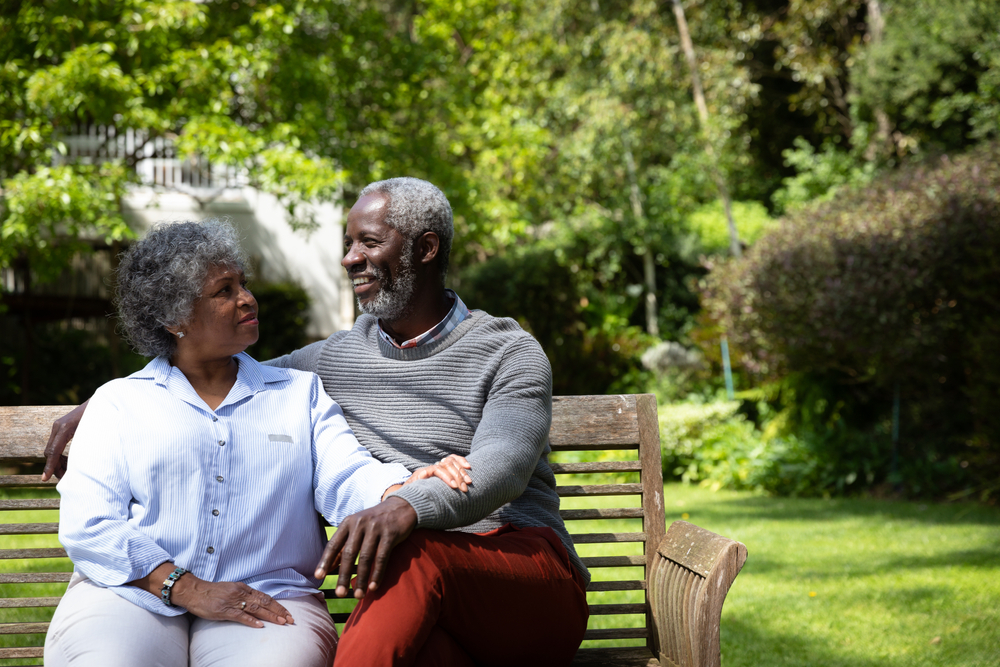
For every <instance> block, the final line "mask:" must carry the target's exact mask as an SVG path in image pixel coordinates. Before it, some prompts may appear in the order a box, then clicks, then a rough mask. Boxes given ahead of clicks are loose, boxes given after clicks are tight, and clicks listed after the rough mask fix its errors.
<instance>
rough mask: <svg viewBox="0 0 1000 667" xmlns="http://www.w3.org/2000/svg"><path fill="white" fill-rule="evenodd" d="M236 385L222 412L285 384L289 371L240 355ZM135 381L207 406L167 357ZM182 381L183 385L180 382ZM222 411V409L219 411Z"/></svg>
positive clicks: (160, 359) (162, 358)
mask: <svg viewBox="0 0 1000 667" xmlns="http://www.w3.org/2000/svg"><path fill="white" fill-rule="evenodd" d="M236 363H237V365H238V366H237V370H236V383H235V384H234V385H233V388H232V389H230V390H229V396H227V397H226V400H225V401H223V402H222V403H221V404H220V405H219V408H221V407H222V406H224V405H227V404H231V403H236V402H237V401H240V400H243V399H244V398H246V397H247V396H252V395H254V394H256V393H257V392H259V391H263V390H264V386H265V385H267V384H270V383H272V382H283V381H285V380H287V379H288V371H287V369H284V368H276V367H273V366H264V365H262V364H259V363H257V362H256V361H254V359H253V358H252V357H251V356H250V355H249V354H247V353H246V352H240V353H239V354H237V355H236ZM175 370H176V371H177V374H178V375H179V376H180V377H176V376H175V378H174V380H173V382H172V381H171V376H173V374H174V371H175ZM129 377H133V378H142V379H151V380H153V381H154V382H156V384H159V385H162V386H163V387H165V388H166V389H167V391H170V392H171V393H176V394H177V396H178V397H179V398H182V399H183V400H185V401H187V402H189V403H192V404H194V405H197V404H198V403H203V401H201V398H200V397H198V395H197V393H196V392H195V391H194V389H193V388H192V387H191V383H190V382H188V381H187V378H186V377H184V374H183V373H181V372H180V370H179V369H175V367H174V366H171V365H170V361H169V360H168V359H167V357H166V356H163V355H161V356H159V357H156V358H155V359H153V360H152V361H150V362H149V363H148V364H146V367H145V368H143V369H142V370H141V371H138V372H137V373H133V374H132V375H131V376H129ZM178 380H182V382H178ZM216 409H218V408H216Z"/></svg>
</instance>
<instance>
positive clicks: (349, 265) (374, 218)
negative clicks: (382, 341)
mask: <svg viewBox="0 0 1000 667" xmlns="http://www.w3.org/2000/svg"><path fill="white" fill-rule="evenodd" d="M387 207H388V201H387V200H386V199H385V197H382V196H380V195H367V196H364V197H362V198H361V199H359V200H358V202H357V203H356V204H355V205H354V206H353V208H351V212H350V213H348V214H347V228H346V229H345V231H344V259H343V260H341V262H340V263H341V264H343V266H344V268H345V269H347V277H348V278H349V279H350V280H351V282H352V284H353V285H354V295H355V296H356V297H357V299H358V308H359V309H360V310H361V312H362V313H368V314H369V315H374V316H375V317H378V318H379V319H381V320H383V321H385V322H395V321H398V320H399V319H401V318H402V317H403V316H404V315H405V314H406V311H407V308H408V306H409V304H410V299H411V298H412V297H413V291H414V288H415V284H416V273H415V272H414V271H413V261H412V257H410V250H411V246H412V244H411V243H408V242H407V240H406V239H405V238H404V237H403V235H402V234H400V233H399V232H398V231H397V230H396V229H395V228H393V227H390V226H389V225H387V224H385V223H384V222H382V220H383V218H385V214H386V209H387Z"/></svg>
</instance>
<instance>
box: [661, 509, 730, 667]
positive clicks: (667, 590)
mask: <svg viewBox="0 0 1000 667" xmlns="http://www.w3.org/2000/svg"><path fill="white" fill-rule="evenodd" d="M746 559H747V548H746V546H744V545H743V544H742V543H740V542H737V541H735V540H731V539H729V538H726V537H723V536H721V535H716V534H715V533H713V532H710V531H707V530H705V529H703V528H699V527H698V526H695V525H694V524H691V523H688V522H687V521H675V522H674V523H673V524H672V525H671V526H670V529H669V530H668V531H667V535H666V537H664V538H663V540H662V541H661V542H660V544H659V546H658V547H657V550H656V554H655V556H654V561H653V565H652V567H651V568H650V573H649V584H648V585H649V591H648V593H649V604H650V610H651V613H652V616H653V628H652V639H653V650H654V654H655V655H657V656H658V657H659V659H660V665H661V666H662V667H667V666H671V665H672V666H675V667H720V664H721V654H720V648H719V623H720V620H721V617H722V604H723V603H724V602H725V601H726V594H727V593H728V592H729V587H730V586H732V584H733V581H734V580H735V579H736V575H738V574H739V573H740V570H741V569H742V568H743V563H745V562H746Z"/></svg>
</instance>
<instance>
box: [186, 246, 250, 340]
mask: <svg viewBox="0 0 1000 667" xmlns="http://www.w3.org/2000/svg"><path fill="white" fill-rule="evenodd" d="M258 324H259V323H258V321H257V300H256V299H254V298H253V294H251V293H250V290H248V289H247V288H246V276H244V275H243V272H242V271H240V270H239V269H237V268H235V267H231V266H213V267H212V268H211V269H209V271H208V276H206V278H205V284H204V287H203V288H202V292H201V297H199V299H198V300H197V301H195V302H194V310H193V311H192V313H191V319H190V320H189V321H188V323H187V324H186V325H184V326H182V327H180V330H181V331H183V332H184V337H183V338H179V339H177V347H178V350H181V349H182V348H183V351H184V353H185V354H190V353H194V354H195V356H198V357H203V358H211V357H224V356H232V355H234V354H239V353H240V352H242V351H243V350H245V349H247V347H249V346H250V345H253V344H254V343H256V342H257V336H258V332H257V325H258Z"/></svg>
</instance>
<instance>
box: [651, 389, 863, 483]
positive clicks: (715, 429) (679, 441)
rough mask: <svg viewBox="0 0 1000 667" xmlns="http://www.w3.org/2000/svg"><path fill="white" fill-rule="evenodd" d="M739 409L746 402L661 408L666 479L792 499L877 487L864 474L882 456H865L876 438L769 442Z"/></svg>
mask: <svg viewBox="0 0 1000 667" xmlns="http://www.w3.org/2000/svg"><path fill="white" fill-rule="evenodd" d="M740 408H741V402H740V401H716V402H711V403H677V404H673V405H661V406H660V408H659V415H660V438H661V446H662V448H663V472H664V477H665V478H666V479H668V480H670V479H675V480H681V481H684V482H697V483H700V484H702V485H704V486H708V487H711V488H712V489H720V488H729V489H737V490H740V489H742V490H754V491H764V492H767V493H772V494H777V495H790V496H817V495H829V494H833V493H836V494H845V493H851V492H853V491H860V490H861V489H862V488H864V487H865V486H866V484H870V483H871V482H873V481H874V479H875V473H874V471H873V470H872V469H870V468H869V467H866V465H867V462H870V460H871V457H872V456H873V455H874V456H877V455H878V453H877V452H872V451H868V450H867V449H865V448H868V449H870V448H871V443H872V440H871V439H869V438H863V437H854V436H855V435H856V434H851V433H845V432H834V431H823V432H816V431H812V432H807V433H803V434H801V435H783V436H778V437H766V436H765V434H763V433H761V431H759V430H758V429H757V428H756V427H755V425H754V423H753V422H752V421H751V420H749V419H748V418H747V417H746V415H744V414H741V413H740V412H739V410H740ZM858 448H861V449H863V450H865V451H860V452H859V451H856V450H857V449H858Z"/></svg>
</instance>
